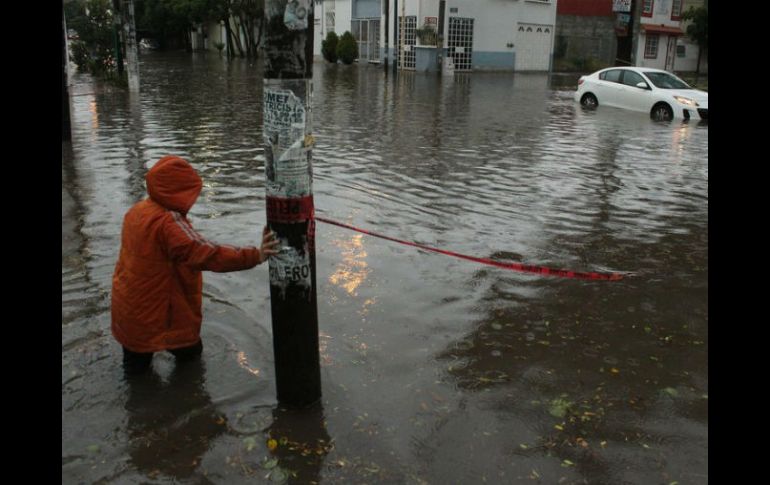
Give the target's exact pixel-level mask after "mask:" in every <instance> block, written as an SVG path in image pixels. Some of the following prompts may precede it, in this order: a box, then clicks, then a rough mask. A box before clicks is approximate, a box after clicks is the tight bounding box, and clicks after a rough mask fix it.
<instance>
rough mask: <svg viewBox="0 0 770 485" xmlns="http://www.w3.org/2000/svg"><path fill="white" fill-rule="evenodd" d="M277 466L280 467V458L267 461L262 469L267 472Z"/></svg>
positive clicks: (263, 463)
mask: <svg viewBox="0 0 770 485" xmlns="http://www.w3.org/2000/svg"><path fill="white" fill-rule="evenodd" d="M276 466H278V458H273V459H272V460H265V461H264V462H262V468H264V469H265V470H270V469H272V468H275V467H276Z"/></svg>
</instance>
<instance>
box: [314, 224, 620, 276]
mask: <svg viewBox="0 0 770 485" xmlns="http://www.w3.org/2000/svg"><path fill="white" fill-rule="evenodd" d="M315 219H316V220H317V221H321V222H325V223H327V224H332V225H334V226H339V227H344V228H345V229H350V230H351V231H356V232H360V233H362V234H368V235H370V236H374V237H379V238H381V239H386V240H388V241H393V242H396V243H399V244H404V245H407V246H413V247H416V248H420V249H424V250H426V251H433V252H435V253H439V254H445V255H447V256H454V257H456V258H461V259H467V260H468V261H474V262H476V263H482V264H487V265H490V266H496V267H498V268H503V269H509V270H512V271H520V272H523V273H536V274H541V275H545V276H558V277H561V278H573V279H579V280H603V281H618V280H621V279H623V277H624V276H625V275H624V274H623V273H596V272H581V271H572V270H568V269H553V268H547V267H545V266H535V265H531V264H521V263H501V262H499V261H494V260H492V259H489V258H477V257H475V256H468V255H465V254H460V253H455V252H454V251H447V250H445V249H438V248H433V247H430V246H425V245H423V244H417V243H415V242H410V241H403V240H401V239H396V238H393V237H389V236H383V235H382V234H377V233H374V232H371V231H367V230H365V229H360V228H358V227H354V226H350V225H348V224H343V223H341V222H337V221H333V220H331V219H326V218H324V217H318V216H316V218H315Z"/></svg>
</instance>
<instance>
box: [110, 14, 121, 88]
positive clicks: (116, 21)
mask: <svg viewBox="0 0 770 485" xmlns="http://www.w3.org/2000/svg"><path fill="white" fill-rule="evenodd" d="M122 23H123V22H122V19H121V17H120V0H112V26H113V30H114V34H113V37H114V38H115V65H116V66H117V68H118V75H119V76H122V75H123V49H122V47H121V45H122V42H121V41H120V31H121V29H122V27H123V26H122V25H121V24H122Z"/></svg>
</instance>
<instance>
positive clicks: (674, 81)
mask: <svg viewBox="0 0 770 485" xmlns="http://www.w3.org/2000/svg"><path fill="white" fill-rule="evenodd" d="M644 75H645V76H647V78H648V79H649V80H650V82H651V83H652V84H654V85H655V87H657V88H660V89H692V88H691V87H690V86H688V85H687V83H686V82H684V81H682V80H681V79H679V78H678V77H676V76H674V75H672V74H669V73H667V72H652V71H647V72H645V73H644Z"/></svg>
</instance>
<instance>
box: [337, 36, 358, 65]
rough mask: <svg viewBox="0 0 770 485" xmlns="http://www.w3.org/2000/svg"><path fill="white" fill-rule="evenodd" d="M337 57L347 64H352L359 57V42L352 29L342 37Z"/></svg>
mask: <svg viewBox="0 0 770 485" xmlns="http://www.w3.org/2000/svg"><path fill="white" fill-rule="evenodd" d="M337 57H339V58H340V60H341V61H342V62H343V63H345V64H352V63H353V61H355V60H356V58H357V57H358V44H356V39H355V37H353V34H351V33H350V31H347V32H345V33H344V34H342V37H340V43H339V44H338V45H337Z"/></svg>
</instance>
